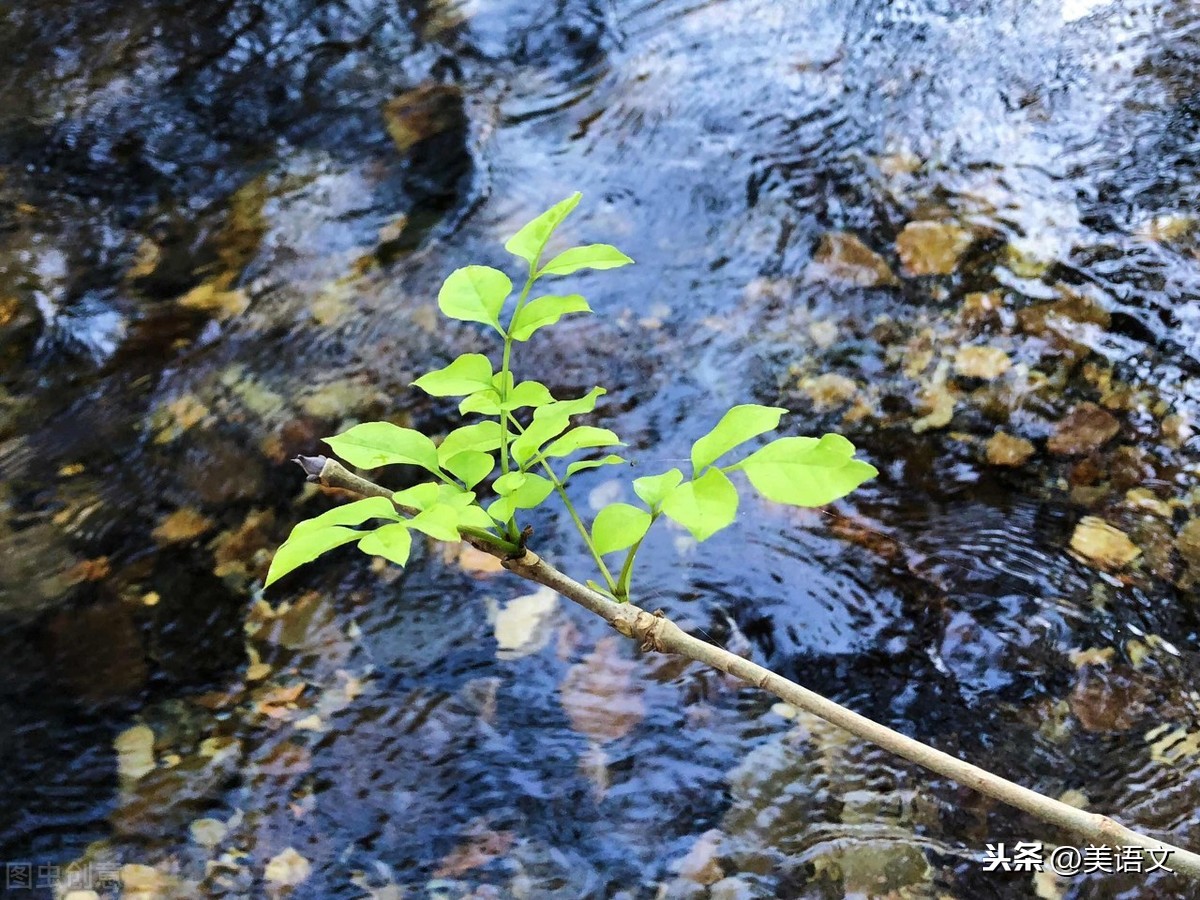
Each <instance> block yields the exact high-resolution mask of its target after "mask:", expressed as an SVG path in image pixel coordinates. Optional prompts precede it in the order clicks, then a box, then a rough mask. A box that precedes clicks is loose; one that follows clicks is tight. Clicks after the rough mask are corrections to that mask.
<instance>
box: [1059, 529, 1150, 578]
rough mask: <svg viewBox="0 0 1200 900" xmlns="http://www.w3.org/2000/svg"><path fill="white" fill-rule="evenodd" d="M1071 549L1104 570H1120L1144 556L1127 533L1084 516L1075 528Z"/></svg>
mask: <svg viewBox="0 0 1200 900" xmlns="http://www.w3.org/2000/svg"><path fill="white" fill-rule="evenodd" d="M1071 549H1072V550H1074V551H1075V552H1076V553H1078V554H1079V555H1080V556H1082V557H1084V558H1085V559H1087V560H1088V561H1089V562H1092V563H1095V564H1097V565H1098V566H1099V567H1100V568H1102V569H1119V568H1121V567H1122V566H1124V565H1127V564H1128V563H1131V562H1133V560H1135V559H1137V558H1138V557H1139V556H1141V555H1142V551H1141V550H1139V549H1138V547H1137V546H1136V545H1135V544H1134V543H1133V541H1131V540H1130V539H1129V537H1128V536H1127V535H1126V534H1125V532H1123V531H1121V530H1120V529H1119V528H1114V527H1113V526H1112V525H1109V524H1108V523H1107V522H1105V521H1104V520H1103V519H1100V518H1097V517H1096V516H1084V517H1083V518H1082V519H1081V520H1080V521H1079V524H1078V525H1076V526H1075V533H1074V534H1072V535H1071Z"/></svg>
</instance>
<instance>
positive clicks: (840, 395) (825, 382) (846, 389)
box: [800, 372, 858, 410]
mask: <svg viewBox="0 0 1200 900" xmlns="http://www.w3.org/2000/svg"><path fill="white" fill-rule="evenodd" d="M800 387H801V389H802V390H803V391H804V392H805V393H806V394H808V396H809V398H810V399H811V400H812V402H813V405H814V406H815V407H816V408H817V409H818V410H826V409H832V408H834V407H836V406H841V405H842V404H843V403H845V402H847V401H848V400H850V399H851V398H852V397H853V396H854V395H855V394H856V393H857V392H858V385H857V384H856V383H855V382H854V379H853V378H847V377H846V376H845V375H838V374H836V373H834V372H826V373H825V374H824V375H818V376H817V377H816V378H806V379H804V380H803V381H802V382H800Z"/></svg>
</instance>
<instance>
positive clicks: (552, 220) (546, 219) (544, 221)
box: [504, 191, 583, 269]
mask: <svg viewBox="0 0 1200 900" xmlns="http://www.w3.org/2000/svg"><path fill="white" fill-rule="evenodd" d="M582 197H583V195H582V194H580V193H579V192H578V191H576V192H575V193H574V194H572V195H571V196H570V197H568V198H567V199H566V200H561V201H559V202H558V203H555V204H554V205H553V206H552V207H550V208H549V209H548V210H546V211H545V212H544V213H542V214H541V215H540V216H538V217H537V218H536V219H534V220H533V221H532V222H530V223H529V224H528V225H526V226H525V227H524V228H522V229H521V230H520V231H518V232H517V233H516V234H514V235H513V236H512V237H510V238H509V239H508V241H507V242H506V243H505V244H504V249H505V250H507V251H508V252H509V253H511V254H512V255H513V256H519V257H521V259H523V260H525V261H526V262H527V263H529V267H530V268H531V269H532V268H533V267H535V266H536V265H537V262H538V259H539V258H541V255H542V251H543V250H544V249H545V248H546V241H548V240H550V235H552V234H553V233H554V229H556V228H558V226H559V225H561V224H562V221H563V219H565V218H566V217H567V216H569V215H570V214H571V210H573V209H574V208H575V207H576V206H578V205H579V201H580V199H581V198H582Z"/></svg>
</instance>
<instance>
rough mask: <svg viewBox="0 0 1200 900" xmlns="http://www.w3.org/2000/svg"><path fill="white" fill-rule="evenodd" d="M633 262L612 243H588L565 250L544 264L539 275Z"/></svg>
mask: <svg viewBox="0 0 1200 900" xmlns="http://www.w3.org/2000/svg"><path fill="white" fill-rule="evenodd" d="M632 262H633V260H632V259H630V258H629V257H628V256H626V255H625V254H624V253H622V252H621V251H620V250H618V249H617V248H616V247H614V246H612V245H611V244H587V245H585V246H583V247H572V248H571V249H570V250H564V251H563V252H562V253H560V254H558V256H556V257H554V259H552V260H550V262H548V263H546V265H544V266H542V268H541V270H540V271H539V272H538V275H570V274H571V273H572V272H578V271H579V270H580V269H616V268H619V267H621V266H627V265H629V264H630V263H632Z"/></svg>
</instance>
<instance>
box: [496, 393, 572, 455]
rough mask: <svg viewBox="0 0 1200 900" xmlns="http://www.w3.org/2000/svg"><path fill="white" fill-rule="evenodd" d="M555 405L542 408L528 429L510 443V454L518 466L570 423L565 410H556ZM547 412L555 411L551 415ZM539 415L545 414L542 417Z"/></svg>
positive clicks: (568, 415)
mask: <svg viewBox="0 0 1200 900" xmlns="http://www.w3.org/2000/svg"><path fill="white" fill-rule="evenodd" d="M557 406H558V404H557V403H552V404H550V405H549V406H543V407H542V408H541V409H539V410H538V411H537V412H536V413H534V415H533V421H532V422H530V423H529V427H528V428H526V429H525V431H524V432H523V433H522V434H520V435H518V436H517V438H516V440H514V441H513V442H512V446H511V447H510V448H509V450H510V452H511V453H512V458H513V459H515V460H516V461H517V464H518V465H522V466H523V465H525V463H526V462H528V461H529V460H530V459H532V458H533V457H534V456H536V455H537V451H538V449H539V448H540V447H541V446H542V444H544V443H546V441H548V440H550V439H552V438H556V437H558V436H559V435H560V434H561V433H562V432H563V430H564V429H566V427H567V426H568V425H569V424H570V423H571V417H570V414H569V413H567V412H566V411H565V410H558V409H556V407H557ZM548 410H555V411H554V412H553V413H550V412H547V411H548ZM540 413H547V414H546V415H544V416H542V415H539V414H540Z"/></svg>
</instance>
